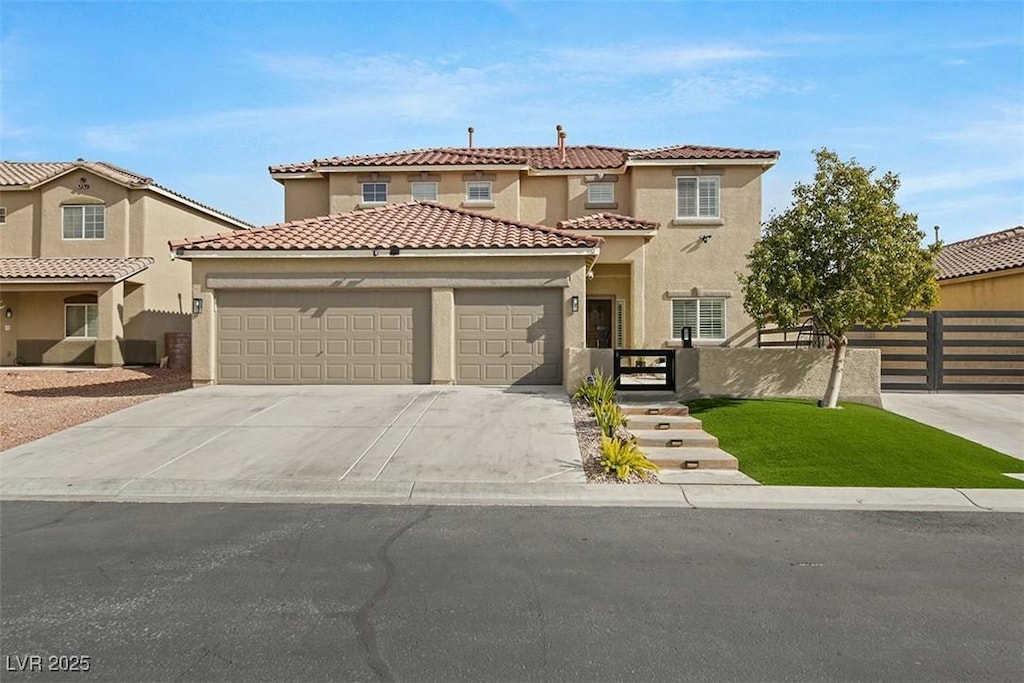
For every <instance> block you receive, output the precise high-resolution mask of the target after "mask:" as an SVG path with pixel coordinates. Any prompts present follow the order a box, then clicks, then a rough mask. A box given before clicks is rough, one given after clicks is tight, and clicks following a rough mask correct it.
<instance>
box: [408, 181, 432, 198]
mask: <svg viewBox="0 0 1024 683" xmlns="http://www.w3.org/2000/svg"><path fill="white" fill-rule="evenodd" d="M412 198H413V199H415V200H416V201H418V202H436V201H437V183H422V182H415V183H413V184H412Z"/></svg>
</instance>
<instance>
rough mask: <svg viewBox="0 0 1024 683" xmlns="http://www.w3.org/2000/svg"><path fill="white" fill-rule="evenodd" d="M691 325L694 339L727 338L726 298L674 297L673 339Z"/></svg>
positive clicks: (713, 339)
mask: <svg viewBox="0 0 1024 683" xmlns="http://www.w3.org/2000/svg"><path fill="white" fill-rule="evenodd" d="M684 327H689V328H690V331H691V334H692V335H693V337H692V338H693V339H694V340H695V341H696V340H698V339H704V340H709V341H724V340H725V299H672V339H682V338H683V328H684Z"/></svg>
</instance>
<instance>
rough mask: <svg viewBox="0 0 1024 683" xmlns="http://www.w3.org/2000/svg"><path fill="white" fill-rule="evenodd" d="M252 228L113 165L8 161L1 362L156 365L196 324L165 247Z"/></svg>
mask: <svg viewBox="0 0 1024 683" xmlns="http://www.w3.org/2000/svg"><path fill="white" fill-rule="evenodd" d="M250 227H252V226H250V225H248V224H247V223H245V222H243V221H241V220H239V219H237V218H233V217H231V216H228V215H226V214H224V213H221V212H219V211H216V210H214V209H212V208H210V207H208V206H204V205H202V204H200V203H198V202H196V201H194V200H191V199H189V198H187V197H184V196H182V195H180V194H177V193H175V192H173V191H171V190H169V189H167V188H165V187H162V186H160V185H158V184H156V183H155V182H153V180H152V179H150V178H145V177H142V176H140V175H138V174H135V173H133V172H131V171H127V170H125V169H122V168H118V167H117V166H114V165H112V164H108V163H105V162H88V161H82V160H78V161H75V162H54V163H46V162H43V163H28V162H11V161H4V162H0V364H2V365H15V364H96V365H100V366H117V365H123V364H126V363H129V364H146V363H157V362H159V360H160V358H161V356H162V355H163V354H164V336H165V334H166V333H167V332H185V333H188V332H189V331H190V329H191V318H192V315H191V306H192V303H191V295H190V292H191V282H192V277H191V269H190V268H189V266H188V264H187V263H183V262H180V261H174V260H172V259H171V258H170V257H169V255H168V253H167V241H168V240H169V239H180V238H182V237H186V236H192V235H202V234H211V233H221V232H225V231H230V230H239V229H248V228H250Z"/></svg>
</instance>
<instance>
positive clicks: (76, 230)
mask: <svg viewBox="0 0 1024 683" xmlns="http://www.w3.org/2000/svg"><path fill="white" fill-rule="evenodd" d="M106 208H107V207H105V206H102V205H99V206H96V205H92V204H90V205H86V206H65V207H64V216H63V219H62V221H63V228H62V235H63V237H64V239H66V240H101V239H103V236H104V232H105V229H106V225H105V224H106Z"/></svg>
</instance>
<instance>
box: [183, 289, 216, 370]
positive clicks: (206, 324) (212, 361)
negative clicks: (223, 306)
mask: <svg viewBox="0 0 1024 683" xmlns="http://www.w3.org/2000/svg"><path fill="white" fill-rule="evenodd" d="M192 296H193V298H199V299H202V301H203V310H202V312H201V313H193V314H192V386H204V385H207V384H216V383H217V368H216V359H217V353H216V348H217V346H216V345H217V325H216V323H217V303H216V297H214V293H213V292H212V291H209V290H203V289H202V288H200V286H199V285H193V286H192ZM186 304H187V305H188V307H189V308H190V309H191V307H192V301H191V300H190V301H188V302H186Z"/></svg>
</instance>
